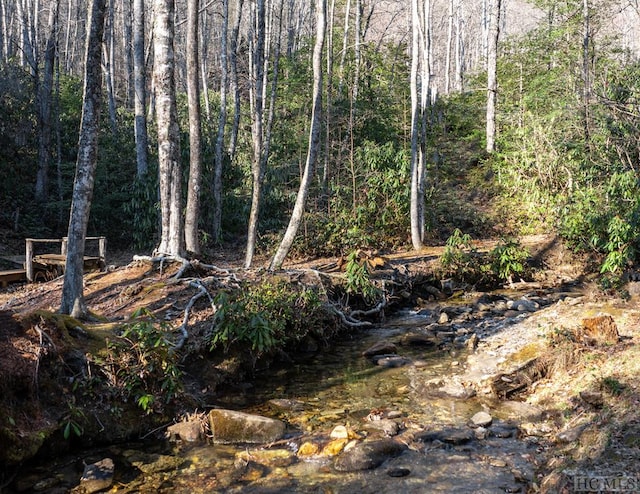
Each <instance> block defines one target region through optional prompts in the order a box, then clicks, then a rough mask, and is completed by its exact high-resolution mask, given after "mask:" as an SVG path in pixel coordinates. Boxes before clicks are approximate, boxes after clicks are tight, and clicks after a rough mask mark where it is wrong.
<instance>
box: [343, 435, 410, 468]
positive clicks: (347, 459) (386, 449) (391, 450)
mask: <svg viewBox="0 0 640 494" xmlns="http://www.w3.org/2000/svg"><path fill="white" fill-rule="evenodd" d="M405 449H407V446H406V445H405V444H402V443H399V442H398V441H394V440H393V439H379V440H377V441H367V442H363V443H359V444H357V445H356V446H354V447H353V448H351V449H349V450H346V451H344V452H343V453H342V454H341V455H340V456H338V458H337V459H336V462H335V465H334V466H335V469H336V470H338V471H340V472H355V471H358V470H371V469H373V468H377V467H379V466H380V465H382V464H383V463H384V462H385V461H386V460H388V459H389V458H395V457H396V456H399V455H401V454H402V452H403V451H404V450H405Z"/></svg>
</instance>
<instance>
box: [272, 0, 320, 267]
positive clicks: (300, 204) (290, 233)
mask: <svg viewBox="0 0 640 494" xmlns="http://www.w3.org/2000/svg"><path fill="white" fill-rule="evenodd" d="M326 10H327V2H326V0H316V42H315V45H314V48H313V110H312V114H311V129H310V131H309V149H308V151H307V161H306V163H305V167H304V174H303V176H302V180H301V182H300V188H299V189H298V195H297V197H296V203H295V205H294V207H293V212H292V214H291V219H290V220H289V226H288V227H287V230H286V232H285V234H284V237H283V239H282V242H281V243H280V246H279V247H278V250H277V251H276V254H275V255H274V256H273V259H272V260H271V264H270V266H269V269H271V270H276V269H280V268H281V267H282V263H283V262H284V260H285V258H286V256H287V254H288V253H289V250H290V249H291V246H292V245H293V241H294V239H295V236H296V233H297V232H298V229H299V227H300V224H301V223H302V216H303V214H304V209H305V204H306V200H307V196H308V195H309V188H310V187H311V181H312V180H313V170H314V167H315V164H316V161H317V157H318V151H319V149H320V134H321V132H322V119H321V113H322V50H323V45H324V36H325V25H326Z"/></svg>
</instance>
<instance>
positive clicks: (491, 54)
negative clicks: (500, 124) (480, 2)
mask: <svg viewBox="0 0 640 494" xmlns="http://www.w3.org/2000/svg"><path fill="white" fill-rule="evenodd" d="M501 3H502V0H493V2H492V4H491V14H490V19H489V45H488V46H489V48H488V52H487V153H493V152H494V151H495V149H496V100H497V97H498V78H497V65H498V38H499V36H500V12H501V11H502V8H501Z"/></svg>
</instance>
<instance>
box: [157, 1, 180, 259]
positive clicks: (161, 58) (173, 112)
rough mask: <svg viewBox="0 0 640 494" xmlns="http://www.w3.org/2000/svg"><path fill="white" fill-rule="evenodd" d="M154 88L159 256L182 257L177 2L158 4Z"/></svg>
mask: <svg viewBox="0 0 640 494" xmlns="http://www.w3.org/2000/svg"><path fill="white" fill-rule="evenodd" d="M154 12H155V26H154V37H153V47H154V73H153V79H154V87H155V106H156V121H157V127H158V173H159V182H160V209H161V236H160V245H159V246H158V248H157V253H159V254H165V255H169V256H178V257H179V256H182V254H183V250H184V248H183V245H184V228H183V224H182V207H181V205H182V183H181V180H182V170H181V166H180V129H179V128H178V110H177V105H176V88H175V78H174V64H175V56H174V49H173V41H174V14H175V3H174V0H156V1H155V8H154Z"/></svg>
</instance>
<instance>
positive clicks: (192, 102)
mask: <svg viewBox="0 0 640 494" xmlns="http://www.w3.org/2000/svg"><path fill="white" fill-rule="evenodd" d="M199 9H200V2H199V0H188V1H187V98H188V105H189V185H188V189H187V209H186V212H185V226H184V236H185V244H186V249H187V251H188V252H192V253H194V254H200V240H199V238H198V221H199V218H200V188H201V185H202V142H201V141H202V139H201V134H202V131H201V129H202V126H201V116H200V84H199V82H200V64H199V57H198V51H199V49H198V38H199V36H198V11H199Z"/></svg>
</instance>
